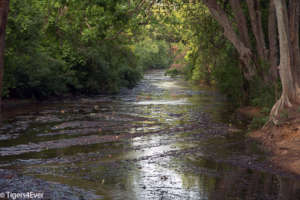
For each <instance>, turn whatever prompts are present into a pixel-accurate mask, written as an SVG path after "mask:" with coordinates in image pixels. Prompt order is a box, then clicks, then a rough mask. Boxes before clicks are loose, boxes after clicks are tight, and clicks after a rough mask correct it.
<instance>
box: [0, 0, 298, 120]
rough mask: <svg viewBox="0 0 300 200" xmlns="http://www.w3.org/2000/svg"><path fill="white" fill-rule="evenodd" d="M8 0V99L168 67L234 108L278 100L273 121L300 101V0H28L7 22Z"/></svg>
mask: <svg viewBox="0 0 300 200" xmlns="http://www.w3.org/2000/svg"><path fill="white" fill-rule="evenodd" d="M8 2H9V0H3V1H0V8H1V9H2V10H1V23H0V29H1V30H2V31H1V30H0V39H1V40H2V39H3V38H4V34H3V30H5V27H6V31H5V32H6V51H5V55H4V60H5V76H4V86H3V87H2V86H1V87H2V90H3V91H2V96H3V97H36V98H42V97H47V96H51V95H63V94H69V93H75V94H76V93H88V94H95V93H103V92H117V91H118V90H119V89H120V88H121V87H123V86H126V87H129V88H131V87H133V86H134V85H135V84H136V83H137V82H138V80H139V79H140V78H141V77H142V74H143V71H144V70H146V69H148V68H166V67H168V66H171V69H170V71H169V72H168V73H169V74H171V75H176V74H178V72H179V71H183V72H184V73H185V74H186V76H187V78H188V79H190V80H193V81H197V82H199V81H201V82H204V83H205V84H208V85H216V86H217V87H218V88H219V89H220V90H221V91H222V92H224V93H225V94H227V95H228V97H229V98H231V100H232V102H235V103H236V104H237V105H255V106H260V107H263V109H264V111H265V112H268V111H270V110H271V108H272V106H273V105H274V104H275V102H276V104H275V106H274V107H273V109H272V111H271V117H272V121H273V122H274V123H277V122H278V117H280V116H279V115H280V111H281V110H283V109H285V108H287V107H288V108H291V107H293V106H294V105H297V104H298V103H300V100H299V95H298V91H299V83H300V81H299V78H298V77H299V75H298V74H299V72H300V70H299V69H298V68H299V65H300V59H299V58H300V50H299V49H300V48H299V21H300V20H299V19H300V12H299V10H300V2H299V1H297V0H262V1H257V0H246V1H241V0H193V1H179V0H161V1H155V0H140V1H133V0H129V1H128V0H126V1H125V0H120V1H113V0H92V1H77V0H53V1H49V0H24V1H11V2H10V5H9V7H10V10H9V15H8V19H7V20H6V18H7V11H8ZM4 22H5V23H4ZM6 22H7V26H6ZM1 44H2V46H0V47H1V49H2V50H3V49H4V45H3V44H4V41H3V42H2V43H1ZM279 47H280V48H279ZM2 50H1V51H0V53H1V54H0V60H2V59H1V57H2V56H3V55H2ZM1 62H2V61H1ZM278 64H279V68H278ZM2 67H3V64H2V63H0V69H2ZM278 69H280V70H278ZM0 71H1V70H0ZM1 74H2V72H1V73H0V78H1V77H2V75H1ZM279 75H280V76H279ZM0 82H1V83H2V81H1V80H0ZM280 93H281V96H280ZM278 99H279V100H278ZM277 100H278V101H277Z"/></svg>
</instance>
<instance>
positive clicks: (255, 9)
mask: <svg viewBox="0 0 300 200" xmlns="http://www.w3.org/2000/svg"><path fill="white" fill-rule="evenodd" d="M247 5H248V11H249V15H250V22H251V28H252V32H253V34H254V37H255V41H256V50H257V53H258V56H259V59H261V61H263V60H264V59H266V58H267V49H266V43H265V36H264V32H263V28H262V21H261V12H260V6H259V2H258V1H257V0H247Z"/></svg>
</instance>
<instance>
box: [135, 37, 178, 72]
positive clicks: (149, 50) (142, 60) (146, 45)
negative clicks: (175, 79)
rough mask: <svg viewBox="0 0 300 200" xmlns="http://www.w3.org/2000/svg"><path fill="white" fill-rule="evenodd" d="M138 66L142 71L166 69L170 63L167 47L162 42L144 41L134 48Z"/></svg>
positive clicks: (170, 57) (170, 58)
mask: <svg viewBox="0 0 300 200" xmlns="http://www.w3.org/2000/svg"><path fill="white" fill-rule="evenodd" d="M134 53H135V55H136V56H137V60H138V61H137V63H138V66H142V68H143V69H148V68H151V69H159V68H167V67H169V65H170V64H171V62H172V60H173V59H172V56H171V54H170V48H169V45H168V44H167V43H166V42H165V41H162V40H152V39H149V38H148V39H145V40H143V41H141V42H139V43H137V45H136V46H135V48H134Z"/></svg>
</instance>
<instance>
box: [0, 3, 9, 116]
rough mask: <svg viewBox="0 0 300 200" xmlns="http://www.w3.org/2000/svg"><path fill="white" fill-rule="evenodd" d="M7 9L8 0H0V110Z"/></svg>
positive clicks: (0, 106) (0, 107)
mask: <svg viewBox="0 0 300 200" xmlns="http://www.w3.org/2000/svg"><path fill="white" fill-rule="evenodd" d="M8 10H9V0H0V112H1V110H2V87H3V74H4V50H5V30H6V23H7V16H8Z"/></svg>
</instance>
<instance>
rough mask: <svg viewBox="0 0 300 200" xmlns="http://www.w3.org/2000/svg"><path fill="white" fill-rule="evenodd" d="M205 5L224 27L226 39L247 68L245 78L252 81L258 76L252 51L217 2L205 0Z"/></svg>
mask: <svg viewBox="0 0 300 200" xmlns="http://www.w3.org/2000/svg"><path fill="white" fill-rule="evenodd" d="M203 3H204V4H205V5H206V6H207V7H208V9H209V10H210V13H211V14H212V16H213V17H214V18H215V19H216V20H217V22H218V23H219V24H220V25H221V26H222V27H223V29H224V35H225V37H226V38H227V39H228V40H229V41H230V42H231V43H232V44H233V46H234V47H235V49H236V50H237V51H238V53H239V55H240V60H241V61H242V62H243V64H244V65H243V66H245V69H244V70H243V73H244V76H245V78H246V79H247V80H252V79H253V77H254V76H255V75H256V67H255V65H254V62H253V61H254V60H253V54H252V52H251V50H250V49H249V48H247V46H246V45H245V44H244V43H243V42H242V40H241V39H240V38H239V37H238V35H237V34H236V32H235V31H234V29H233V26H232V24H231V22H230V20H229V19H228V17H227V15H226V13H225V11H224V10H223V9H222V8H221V7H220V6H219V5H218V3H217V1H216V0H203Z"/></svg>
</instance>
